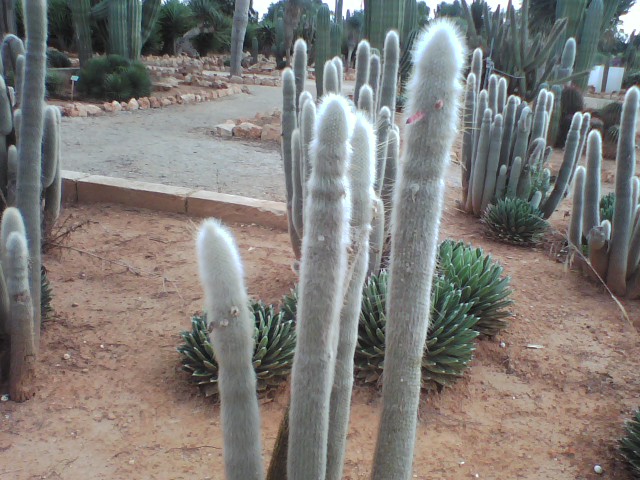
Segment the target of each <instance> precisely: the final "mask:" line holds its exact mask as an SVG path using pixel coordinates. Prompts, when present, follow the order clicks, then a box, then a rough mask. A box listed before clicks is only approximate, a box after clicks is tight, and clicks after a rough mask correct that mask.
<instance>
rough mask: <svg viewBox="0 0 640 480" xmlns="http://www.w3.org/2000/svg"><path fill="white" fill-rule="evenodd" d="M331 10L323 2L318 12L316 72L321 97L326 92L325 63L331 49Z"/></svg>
mask: <svg viewBox="0 0 640 480" xmlns="http://www.w3.org/2000/svg"><path fill="white" fill-rule="evenodd" d="M330 34H331V11H330V10H329V6H328V5H326V4H323V5H322V6H321V7H320V8H319V9H318V13H317V14H316V42H315V50H316V58H315V72H316V94H317V97H318V98H321V97H322V95H323V94H324V90H323V88H324V78H323V75H324V64H325V62H326V61H327V60H329V57H330V50H331V43H330V42H331V40H330Z"/></svg>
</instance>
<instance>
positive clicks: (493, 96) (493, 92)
mask: <svg viewBox="0 0 640 480" xmlns="http://www.w3.org/2000/svg"><path fill="white" fill-rule="evenodd" d="M489 108H490V109H491V111H492V112H493V115H494V117H495V115H496V114H497V113H498V77H497V76H496V75H491V76H490V77H489Z"/></svg>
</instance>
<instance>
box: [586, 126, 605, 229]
mask: <svg viewBox="0 0 640 480" xmlns="http://www.w3.org/2000/svg"><path fill="white" fill-rule="evenodd" d="M601 168H602V137H600V132H598V131H597V130H593V131H591V133H589V139H588V141H587V173H586V180H585V186H584V213H583V216H582V235H583V236H584V237H585V238H587V237H588V236H589V232H590V231H591V229H592V228H594V227H598V226H600V170H601Z"/></svg>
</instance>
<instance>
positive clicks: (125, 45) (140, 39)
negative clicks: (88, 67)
mask: <svg viewBox="0 0 640 480" xmlns="http://www.w3.org/2000/svg"><path fill="white" fill-rule="evenodd" d="M161 5H162V2H161V0H101V1H99V2H98V3H96V4H94V5H92V2H91V0H71V1H70V2H69V6H70V8H71V13H72V17H73V24H74V30H75V32H76V37H77V41H78V54H79V56H80V64H81V65H84V63H85V62H87V61H88V60H89V59H90V58H91V56H92V55H93V49H92V46H91V26H92V24H93V22H96V21H106V23H107V29H108V51H109V53H110V54H114V55H121V56H123V57H125V58H128V59H129V60H138V58H139V57H140V51H141V50H142V46H143V45H144V44H145V42H146V41H147V39H148V38H149V35H151V32H152V30H153V26H154V24H155V22H156V20H157V19H158V17H159V15H160V7H161Z"/></svg>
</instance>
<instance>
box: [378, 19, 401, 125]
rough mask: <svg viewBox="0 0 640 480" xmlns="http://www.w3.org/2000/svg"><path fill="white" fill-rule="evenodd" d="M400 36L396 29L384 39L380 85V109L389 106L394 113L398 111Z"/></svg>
mask: <svg viewBox="0 0 640 480" xmlns="http://www.w3.org/2000/svg"><path fill="white" fill-rule="evenodd" d="M399 62H400V38H399V37H398V34H397V33H396V32H394V31H390V32H389V33H387V37H386V39H385V41H384V64H383V71H382V85H381V87H380V103H379V104H378V109H381V108H382V107H387V108H389V110H390V111H391V114H392V115H395V112H396V97H397V95H398V69H399V67H400V63H399Z"/></svg>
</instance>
